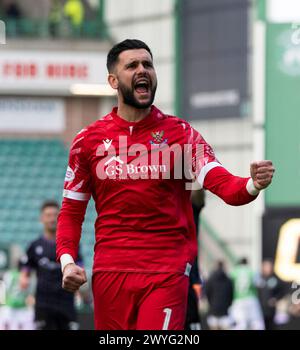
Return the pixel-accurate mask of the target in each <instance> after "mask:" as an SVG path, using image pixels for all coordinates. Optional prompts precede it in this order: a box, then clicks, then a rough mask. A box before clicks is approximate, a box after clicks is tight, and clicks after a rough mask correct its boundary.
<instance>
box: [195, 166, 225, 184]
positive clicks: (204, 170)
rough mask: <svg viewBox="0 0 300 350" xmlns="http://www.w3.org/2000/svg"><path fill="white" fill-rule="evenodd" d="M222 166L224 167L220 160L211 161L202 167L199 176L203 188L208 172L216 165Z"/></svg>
mask: <svg viewBox="0 0 300 350" xmlns="http://www.w3.org/2000/svg"><path fill="white" fill-rule="evenodd" d="M218 166H220V167H222V168H223V165H221V164H220V163H218V162H210V163H208V164H206V165H204V167H203V168H202V169H201V171H200V174H199V176H198V182H199V184H200V186H201V188H203V184H204V180H205V176H206V175H207V174H208V172H209V171H210V170H211V169H214V168H216V167H218Z"/></svg>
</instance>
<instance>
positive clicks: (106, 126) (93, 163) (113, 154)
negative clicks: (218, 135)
mask: <svg viewBox="0 0 300 350" xmlns="http://www.w3.org/2000/svg"><path fill="white" fill-rule="evenodd" d="M195 178H197V180H198V182H199V183H200V185H201V186H203V187H204V188H206V189H208V190H210V191H211V192H213V193H215V194H216V195H218V196H219V197H221V198H222V199H223V200H224V201H225V202H227V203H228V204H231V205H242V204H246V203H248V202H250V201H252V200H253V199H254V198H255V197H254V196H252V195H250V194H249V193H248V191H247V189H246V183H247V181H248V178H240V177H237V176H234V175H232V174H230V173H229V172H228V171H227V170H226V169H224V167H222V166H221V164H220V163H219V162H218V160H217V159H216V158H215V156H214V152H213V150H212V148H211V147H210V146H209V145H208V144H207V143H206V142H205V140H204V139H203V138H202V136H201V135H200V134H199V133H198V132H197V131H196V130H194V129H193V128H192V127H191V126H190V125H189V124H188V123H187V122H185V121H183V120H182V119H179V118H177V117H173V116H167V115H164V114H163V113H162V112H161V111H159V110H158V109H157V108H156V107H154V106H152V108H151V113H150V114H149V115H148V116H147V117H146V118H144V119H143V120H141V121H139V122H135V123H134V122H128V121H126V120H124V119H122V118H121V117H119V116H118V115H117V109H116V108H114V109H113V110H112V112H111V113H110V114H108V115H106V116H105V117H103V118H101V119H100V120H97V121H96V122H95V123H93V124H91V125H90V126H88V127H87V128H86V129H83V130H82V131H81V132H80V133H79V134H78V135H77V136H76V138H75V139H74V141H73V144H72V146H71V150H70V157H69V166H68V169H67V173H66V178H65V184H64V199H63V203H62V208H61V211H60V214H59V219H58V228H57V257H58V259H59V258H60V257H61V255H62V254H70V255H71V256H72V257H73V258H74V259H75V258H76V255H77V250H78V245H79V240H80V236H81V226H82V222H83V220H84V215H85V210H86V206H87V203H88V200H89V198H90V196H91V195H92V196H93V198H94V201H95V206H96V211H97V219H96V222H95V249H94V267H93V271H94V272H96V271H101V270H102V271H105V270H106V271H127V272H129V271H132V272H147V273H149V272H176V273H185V272H186V271H187V269H188V268H189V267H190V265H191V264H192V263H193V261H194V259H195V256H196V253H197V240H196V232H195V225H194V221H193V214H192V206H191V200H190V187H189V185H190V184H191V181H193V179H195Z"/></svg>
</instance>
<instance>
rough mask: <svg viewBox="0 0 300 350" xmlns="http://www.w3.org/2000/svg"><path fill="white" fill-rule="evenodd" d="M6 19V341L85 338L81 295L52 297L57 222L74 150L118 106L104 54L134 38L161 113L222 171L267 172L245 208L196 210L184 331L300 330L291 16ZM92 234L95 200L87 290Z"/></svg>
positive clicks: (137, 8)
mask: <svg viewBox="0 0 300 350" xmlns="http://www.w3.org/2000/svg"><path fill="white" fill-rule="evenodd" d="M0 20H1V22H0V198H1V200H0V328H1V329H42V328H43V327H48V328H51V329H78V328H80V329H92V327H93V316H92V308H93V305H92V298H91V292H90V284H87V285H85V286H84V287H83V289H82V290H81V291H80V292H79V293H77V294H76V295H75V296H74V297H70V295H65V294H61V293H63V291H62V290H61V286H60V280H61V273H60V266H59V264H57V263H56V262H55V257H54V250H55V243H54V242H55V227H56V226H55V223H56V219H55V217H56V215H57V213H58V207H59V205H60V203H61V194H62V187H63V179H64V176H65V171H66V168H67V162H68V159H67V158H68V149H69V146H70V142H71V140H72V139H73V138H74V136H75V135H76V134H77V132H78V131H79V130H81V129H82V128H83V127H85V126H86V125H88V124H90V123H91V122H93V121H95V120H96V119H97V118H99V117H100V116H102V115H105V114H106V113H108V112H109V111H110V110H111V108H112V106H113V105H115V103H116V97H115V94H114V92H113V91H111V89H110V88H109V86H108V85H107V81H106V76H107V72H106V67H105V61H106V55H107V52H108V50H109V49H110V47H111V46H112V45H113V44H114V43H116V42H119V41H121V40H123V39H126V38H138V39H141V40H143V41H145V42H146V43H147V44H148V45H149V46H150V48H151V49H152V51H153V54H154V64H155V67H156V70H157V74H158V79H159V85H158V90H157V98H156V101H155V104H156V105H157V107H158V108H160V109H161V110H163V111H164V112H165V113H169V114H174V115H177V116H179V117H182V118H184V119H185V120H187V121H189V122H190V123H191V124H192V125H193V127H195V128H196V129H197V130H199V132H200V133H201V134H202V135H203V136H204V138H205V139H206V141H207V142H208V143H209V144H211V145H212V146H213V148H214V150H215V152H216V155H217V158H218V159H219V161H220V162H221V163H224V165H225V166H226V168H228V170H230V171H231V172H232V173H234V174H236V175H241V176H247V175H248V174H249V164H250V163H251V161H253V160H258V159H271V160H272V161H273V162H274V165H275V167H276V176H275V178H274V181H273V183H272V186H270V188H269V189H268V190H267V191H266V192H265V193H264V194H261V195H260V196H259V198H258V199H257V200H256V201H255V203H252V204H250V205H248V206H245V207H240V208H233V207H229V206H226V205H225V204H224V203H222V202H221V201H220V199H218V198H216V197H215V196H213V195H212V194H210V193H206V196H205V206H204V200H203V198H202V199H201V196H198V195H195V196H193V204H194V212H195V222H196V225H197V227H198V234H199V257H198V261H197V262H196V268H195V271H194V272H195V273H194V274H192V276H193V277H192V278H191V288H190V294H189V309H188V313H187V325H186V327H187V328H192V329H199V328H202V329H263V328H266V329H290V328H294V329H300V298H299V297H300V292H299V290H300V287H299V285H300V249H299V247H300V245H299V242H300V240H299V237H300V219H299V205H300V194H299V191H298V190H297V189H298V188H299V185H300V183H299V182H300V178H299V171H300V169H299V167H300V163H299V162H298V159H299V141H298V140H299V136H298V131H299V127H300V124H299V123H300V118H299V110H300V99H299V91H300V2H299V1H298V0H285V1H282V0H163V1H161V0H152V1H149V0H122V1H120V0H39V1H35V0H0ZM1 24H2V25H1ZM3 24H4V25H3ZM4 29H5V32H4V33H3V30H4ZM1 31H2V32H1ZM3 38H5V40H2V39H3ZM45 203H46V207H44V205H45ZM47 203H48V204H47ZM55 203H56V204H55ZM47 205H48V206H47ZM202 208H203V210H202ZM200 211H201V214H200ZM199 217H200V221H199ZM94 220H95V212H94V208H93V202H92V201H91V202H90V204H89V207H88V210H87V214H86V220H85V223H84V226H83V232H82V240H81V263H82V264H83V265H84V266H85V268H86V270H87V273H88V276H89V281H90V277H91V274H92V255H93V254H92V253H93V245H94V227H93V225H94ZM197 268H198V269H197ZM198 270H199V271H200V272H199V271H198ZM298 283H299V285H298ZM66 310H67V312H66ZM37 315H38V317H37ZM49 315H52V316H51V322H50V320H49V319H48V318H49V317H48V316H49ZM66 315H69V316H68V317H66ZM70 315H71V316H70ZM53 320H54V321H53ZM37 321H39V322H37Z"/></svg>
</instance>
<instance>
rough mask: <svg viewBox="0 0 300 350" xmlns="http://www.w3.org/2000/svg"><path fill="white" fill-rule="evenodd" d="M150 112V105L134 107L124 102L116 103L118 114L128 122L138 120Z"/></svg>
mask: <svg viewBox="0 0 300 350" xmlns="http://www.w3.org/2000/svg"><path fill="white" fill-rule="evenodd" d="M150 112H151V107H148V108H145V109H138V108H134V107H131V106H128V105H125V104H123V103H122V104H120V103H119V104H118V111H117V113H118V115H119V116H120V117H121V118H123V119H125V120H127V121H128V122H135V123H136V122H139V121H140V120H143V119H144V118H145V117H147V115H148V114H150Z"/></svg>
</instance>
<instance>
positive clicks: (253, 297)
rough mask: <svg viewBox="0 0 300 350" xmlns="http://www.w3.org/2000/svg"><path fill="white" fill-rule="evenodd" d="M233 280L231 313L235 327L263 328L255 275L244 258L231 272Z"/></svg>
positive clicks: (242, 328)
mask: <svg viewBox="0 0 300 350" xmlns="http://www.w3.org/2000/svg"><path fill="white" fill-rule="evenodd" d="M231 278H232V280H233V287H234V289H233V290H234V293H233V304H232V307H231V315H232V317H233V319H234V321H235V324H236V325H235V329H238V330H245V329H252V330H263V329H265V326H264V320H263V315H262V311H261V307H260V304H259V301H258V297H257V290H256V285H255V275H254V273H253V272H252V270H251V268H250V267H249V266H248V261H247V259H246V258H243V259H241V260H240V262H239V264H238V265H237V266H236V267H235V268H234V270H233V271H232V273H231Z"/></svg>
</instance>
